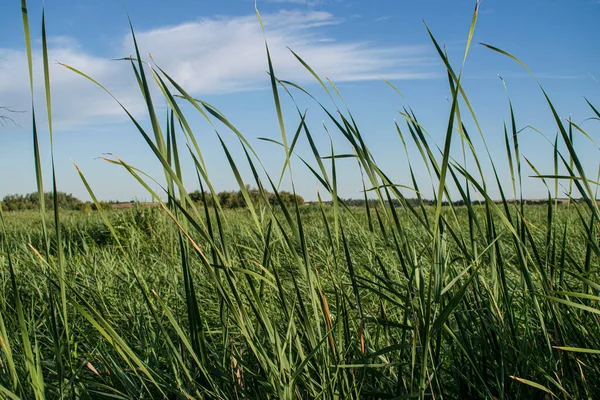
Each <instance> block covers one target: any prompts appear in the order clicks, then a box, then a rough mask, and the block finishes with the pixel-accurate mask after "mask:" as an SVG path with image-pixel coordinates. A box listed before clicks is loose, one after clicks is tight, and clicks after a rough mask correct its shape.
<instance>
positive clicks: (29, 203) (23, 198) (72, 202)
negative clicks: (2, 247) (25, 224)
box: [0, 192, 83, 211]
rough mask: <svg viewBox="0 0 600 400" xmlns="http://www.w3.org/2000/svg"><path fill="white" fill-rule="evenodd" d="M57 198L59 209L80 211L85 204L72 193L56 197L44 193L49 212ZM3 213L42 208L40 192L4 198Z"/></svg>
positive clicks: (59, 194) (57, 194) (58, 194)
mask: <svg viewBox="0 0 600 400" xmlns="http://www.w3.org/2000/svg"><path fill="white" fill-rule="evenodd" d="M55 198H56V200H57V203H58V207H60V208H61V209H63V210H80V209H81V208H82V206H83V202H82V201H81V200H79V199H78V198H77V197H75V196H73V195H72V194H70V193H64V192H57V193H56V197H54V196H53V194H52V192H46V193H44V200H45V201H44V204H45V207H46V209H47V210H51V209H52V208H53V207H54V199H55ZM0 204H1V205H2V210H3V211H17V210H37V209H39V208H40V195H39V193H38V192H33V193H28V194H25V195H23V194H9V195H6V196H4V198H3V199H2V202H1V203H0Z"/></svg>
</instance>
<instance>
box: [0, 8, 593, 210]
mask: <svg viewBox="0 0 600 400" xmlns="http://www.w3.org/2000/svg"><path fill="white" fill-rule="evenodd" d="M125 4H126V7H127V11H128V12H129V14H130V16H131V18H132V21H133V25H134V28H135V30H136V35H137V36H138V39H139V42H140V46H141V47H142V52H143V53H144V54H147V53H151V54H152V56H153V59H154V61H155V62H156V63H157V64H158V65H160V66H161V67H162V68H163V69H165V70H166V71H168V72H169V73H170V74H172V76H174V77H175V79H176V80H178V81H179V83H181V84H182V86H184V87H185V88H186V89H187V90H188V91H189V92H191V93H192V94H193V95H194V96H196V97H198V98H201V99H203V100H206V101H207V102H209V103H211V104H214V105H215V106H216V107H217V108H219V109H220V110H221V111H223V112H224V114H225V115H226V116H228V117H229V119H230V120H231V121H232V122H233V123H234V124H235V125H236V127H238V128H239V129H240V131H241V132H242V133H243V134H244V135H246V137H247V138H248V140H249V141H250V143H251V144H252V145H253V146H254V147H255V149H256V150H257V152H258V154H259V155H260V156H261V158H262V160H263V162H264V164H265V167H266V169H267V170H268V172H269V173H270V174H271V175H272V176H274V177H278V175H279V171H280V168H281V165H282V161H283V152H282V150H281V149H280V148H278V147H277V146H276V145H274V144H271V143H267V142H263V141H260V140H258V137H268V138H271V139H275V140H280V133H279V128H278V125H277V117H276V114H275V108H274V105H273V98H272V94H271V92H270V90H269V78H268V76H267V74H266V73H265V70H266V69H267V61H266V54H265V50H264V44H263V37H262V33H261V31H260V26H259V24H258V21H257V18H256V15H255V13H254V1H253V0H223V1H192V0H177V1H170V2H165V1H159V0H144V1H141V0H127V1H125ZM28 6H29V9H30V10H29V18H30V24H31V28H32V35H33V46H34V52H35V54H34V62H35V65H34V67H35V68H36V75H35V80H36V84H35V85H36V93H37V94H36V98H35V102H36V106H37V110H38V113H39V115H38V124H39V125H40V127H41V128H40V133H41V134H42V136H43V137H44V139H43V141H42V152H43V160H44V168H45V169H44V175H45V182H46V188H47V189H49V188H50V181H49V179H48V178H49V172H50V168H49V146H48V140H47V136H48V134H47V129H46V128H45V120H44V115H43V112H41V110H43V109H44V108H45V106H44V102H43V101H44V100H43V87H42V85H43V82H42V76H41V72H42V71H41V63H40V51H41V39H40V27H41V22H40V21H41V2H40V1H29V2H28ZM474 6H475V1H473V0H456V1H447V0H431V1H408V0H370V1H364V0H363V1H360V0H259V1H258V7H259V9H260V11H261V15H262V16H263V18H264V21H265V29H266V37H267V40H268V42H269V46H270V49H271V51H272V56H273V62H274V67H275V72H276V74H277V76H278V77H279V78H281V79H286V80H291V81H294V82H297V83H299V84H301V85H303V86H305V87H306V88H307V89H309V90H310V91H311V92H313V93H315V94H316V96H317V97H318V98H319V99H323V100H324V101H326V97H325V96H324V94H323V91H322V89H320V88H319V86H318V84H316V82H315V81H314V79H313V78H312V77H311V76H310V74H309V73H308V72H307V71H306V70H305V69H304V68H303V67H302V66H301V65H300V64H299V63H298V62H297V61H296V60H295V59H294V57H293V56H292V55H291V54H290V53H289V51H288V50H287V49H286V46H289V47H290V48H291V49H293V50H294V51H296V52H297V53H298V54H299V55H301V56H302V57H303V58H304V59H305V60H306V61H307V62H308V63H309V64H310V65H311V66H312V67H313V68H314V69H315V70H316V71H317V73H319V74H320V75H321V76H323V77H325V76H326V77H329V78H331V79H332V80H333V81H334V82H335V83H336V84H337V86H338V88H339V89H340V91H341V92H342V95H343V96H344V99H345V101H346V102H347V104H348V106H349V109H350V110H351V111H352V113H353V115H354V116H355V118H356V120H357V122H358V125H359V127H360V128H361V130H362V133H363V135H364V136H365V139H366V142H367V144H368V145H369V147H370V149H371V151H372V152H373V154H374V155H375V158H376V159H377V160H378V165H379V166H380V168H381V169H382V170H383V171H385V172H386V173H388V175H389V176H390V177H392V178H393V179H394V180H395V181H397V182H398V183H401V184H410V180H409V176H408V170H407V161H406V157H405V156H404V150H403V148H402V144H401V142H400V140H399V139H398V135H397V133H396V131H395V127H394V120H395V119H397V120H399V121H400V120H401V119H402V117H401V116H400V115H399V114H398V112H397V111H398V110H401V109H402V108H403V107H405V106H410V107H411V108H412V109H413V110H414V111H415V113H416V115H417V117H418V118H419V120H420V123H421V124H422V125H424V126H425V127H426V128H427V130H428V132H429V133H430V134H431V136H432V139H433V140H434V141H435V142H436V143H437V144H438V145H439V146H440V147H441V146H443V139H444V135H445V131H446V124H447V118H448V113H449V109H450V104H449V100H448V97H449V96H450V93H449V88H448V82H447V78H446V75H445V69H444V66H443V63H442V62H441V60H440V59H439V57H438V56H437V54H436V52H435V49H434V47H433V45H432V43H431V40H430V39H429V37H428V34H427V31H426V29H425V26H424V24H423V20H425V21H426V23H427V25H428V26H429V27H430V28H431V30H432V32H433V33H434V35H435V36H436V38H437V39H438V40H439V41H440V43H444V44H445V45H446V46H447V49H448V53H449V55H450V58H451V61H452V62H453V65H454V66H455V67H457V68H458V67H460V63H461V62H462V56H463V52H464V46H465V43H466V38H467V33H468V29H469V24H470V20H471V16H472V12H473V9H474ZM45 7H46V22H47V33H48V36H49V45H50V49H49V53H50V58H51V60H58V61H60V62H63V63H66V64H69V65H72V66H74V67H76V68H78V69H81V70H82V71H84V72H86V73H88V74H89V75H91V76H92V77H93V78H95V79H97V80H98V81H100V82H101V83H103V84H105V85H106V86H107V87H108V88H109V89H110V90H111V91H113V93H114V94H115V95H116V96H117V97H118V98H119V99H120V100H122V101H123V103H124V104H125V105H126V106H127V107H128V108H130V110H131V111H132V113H133V114H134V115H135V116H136V118H139V119H140V121H142V122H143V123H144V124H145V126H147V125H148V124H149V123H148V119H147V118H146V113H145V111H144V104H143V102H142V101H141V96H140V93H139V90H138V89H137V87H136V86H137V84H136V82H135V77H134V76H133V75H132V72H131V69H130V66H129V65H128V64H127V63H126V62H122V61H111V60H112V59H116V58H120V57H126V56H128V55H129V54H130V53H131V52H132V50H133V47H132V42H131V37H130V34H129V26H128V22H127V16H126V13H125V11H124V9H123V6H122V3H121V1H118V0H105V1H102V2H98V1H92V0H79V1H75V0H47V1H46V3H45ZM598 21H600V1H597V0H530V1H526V2H525V1H521V0H519V1H517V0H502V1H501V0H484V1H483V2H482V3H481V8H480V15H479V20H478V25H477V30H476V32H475V36H474V45H473V47H472V50H471V53H470V55H469V59H468V61H467V64H466V67H465V71H464V81H463V85H464V87H465V89H466V91H467V94H468V95H469V99H470V101H471V102H472V104H473V106H474V109H475V112H476V114H477V117H478V119H479V122H480V123H481V126H482V128H483V132H484V135H485V137H486V141H487V143H488V145H489V147H490V149H491V152H492V157H493V158H494V160H495V162H496V163H497V166H498V167H499V172H500V175H501V180H502V182H503V183H504V184H507V185H510V181H509V173H508V168H507V164H506V157H505V153H504V136H503V123H504V122H505V121H508V118H509V114H508V103H507V94H506V91H505V88H504V86H503V84H502V82H501V81H500V79H498V75H501V76H502V78H503V79H504V81H505V82H506V85H507V87H508V93H509V95H510V97H511V100H512V101H513V103H514V106H515V110H516V115H517V124H518V127H519V128H523V127H525V126H527V125H531V126H533V127H535V128H536V129H538V130H539V131H541V132H543V134H545V135H546V136H548V137H550V138H552V139H553V138H554V136H555V134H556V132H557V128H556V125H555V124H554V122H553V120H552V116H551V114H550V111H549V109H548V106H547V104H546V103H545V101H544V98H543V96H542V94H541V92H540V90H539V88H538V87H537V85H536V83H535V81H534V80H533V79H532V78H531V76H530V75H528V74H527V72H526V71H525V70H524V69H523V68H522V67H520V66H519V65H518V64H517V63H515V62H514V61H512V60H510V59H508V58H507V57H503V56H501V55H499V54H496V53H494V52H492V51H490V50H488V49H485V48H484V47H482V46H480V45H478V44H477V43H479V42H484V43H489V44H491V45H494V46H497V47H499V48H502V49H504V50H506V51H509V52H510V53H512V54H514V55H515V56H517V57H519V58H520V59H522V60H523V61H524V62H525V63H526V64H527V65H528V66H529V67H530V68H531V69H532V70H533V72H534V73H535V74H536V76H537V77H538V79H539V81H540V82H541V84H542V85H543V86H544V88H545V89H546V90H547V91H548V94H549V95H550V97H551V98H552V100H553V101H554V103H555V105H556V107H557V109H558V112H559V114H560V116H561V117H565V118H567V117H570V118H572V120H573V121H575V122H577V123H582V122H583V127H584V128H586V129H587V130H588V133H589V134H590V135H591V136H592V137H593V138H594V139H597V138H598V133H599V129H598V126H599V124H598V122H597V121H585V120H586V119H587V118H589V117H591V116H593V114H592V111H591V110H590V108H589V107H588V106H587V104H586V102H585V98H587V99H589V100H590V101H591V102H592V103H593V104H595V105H596V106H597V108H600V84H599V83H598V82H597V81H596V80H595V78H594V76H595V77H596V78H598V79H600V53H599V52H598V50H597V48H598V39H600V25H598ZM382 78H385V79H387V80H389V81H391V82H392V83H393V84H394V85H395V86H396V87H397V88H398V89H399V90H400V91H401V92H402V94H403V95H404V99H403V98H401V97H400V96H398V95H397V94H396V93H395V92H394V91H393V90H392V89H391V88H390V87H389V86H387V85H386V84H385V83H384V82H383V81H382ZM51 80H52V100H53V110H54V112H53V118H54V122H55V151H56V166H57V173H58V184H59V190H62V191H65V192H70V193H73V194H75V195H76V196H78V197H80V198H83V199H87V198H89V197H88V196H87V192H86V190H85V188H84V186H83V184H82V183H81V181H80V179H79V177H78V176H77V173H76V171H75V169H74V167H73V165H72V163H71V160H73V161H75V162H76V163H77V165H78V166H79V167H80V168H81V169H82V170H83V172H84V173H85V174H86V177H87V179H88V180H89V182H90V184H91V185H92V188H93V189H94V191H95V193H96V195H97V196H98V197H99V198H101V199H104V200H117V199H118V200H125V201H126V200H130V199H134V198H137V199H149V198H150V196H149V195H148V194H147V193H146V192H145V190H144V189H143V188H142V187H141V186H140V185H139V184H137V183H136V182H135V181H134V179H133V178H132V177H130V176H129V175H128V173H127V172H126V171H124V170H123V169H122V168H119V167H117V166H114V165H110V164H108V163H106V162H104V161H102V160H100V159H98V157H99V156H102V154H104V153H112V154H115V155H117V156H119V157H120V158H122V159H124V160H125V161H127V162H128V163H130V164H132V165H134V166H136V167H138V168H140V169H142V170H144V171H146V172H148V173H149V174H150V175H152V176H154V177H155V178H157V179H159V180H160V178H161V176H162V172H161V168H160V164H159V163H158V161H156V160H154V159H153V157H152V156H151V152H150V150H149V149H148V147H147V145H146V144H145V142H144V141H143V139H142V138H141V136H140V135H139V133H138V132H137V131H136V130H135V128H134V127H133V126H132V124H131V122H129V121H128V120H127V117H126V115H125V114H124V113H123V112H122V111H121V110H120V109H119V107H118V105H116V104H115V103H114V101H113V100H112V99H110V97H108V96H107V95H106V94H105V93H103V92H102V91H101V90H100V89H98V88H97V87H95V86H94V85H93V84H91V83H90V82H88V81H85V80H84V79H82V78H81V77H79V76H76V75H75V74H73V73H72V72H70V71H68V70H66V69H65V68H63V67H61V66H59V65H58V64H52V66H51ZM28 85H29V81H28V75H27V64H26V57H25V51H24V40H23V28H22V22H21V8H20V2H19V1H16V0H11V1H4V2H2V4H1V5H0V105H4V106H8V107H10V108H12V109H15V110H23V111H25V112H24V113H18V114H11V116H12V117H13V118H14V119H15V120H16V122H17V123H18V126H16V125H13V124H5V125H3V126H0V171H1V172H0V198H1V197H3V196H5V195H6V194H10V193H27V192H32V191H35V187H36V186H35V174H34V166H33V149H32V143H31V115H30V110H29V108H30V102H31V99H30V93H29V87H28ZM158 94H159V93H156V95H157V97H156V98H157V99H158V98H159V97H158ZM282 98H283V101H284V111H285V117H286V120H287V125H286V126H287V129H288V134H293V132H294V130H295V129H296V126H297V123H298V118H297V115H295V111H294V108H293V105H292V103H291V102H290V101H289V100H288V99H287V98H286V97H285V96H284V97H282ZM298 101H299V103H300V105H301V107H309V111H308V120H309V124H310V127H311V130H312V131H313V133H314V135H315V137H316V140H317V144H318V145H319V147H320V150H321V152H322V154H323V153H326V152H327V151H328V146H329V139H328V136H327V133H326V132H325V130H324V129H323V127H322V125H321V123H322V121H323V120H324V119H325V116H324V115H323V113H322V112H320V111H319V109H318V107H317V104H316V103H314V102H312V101H310V100H309V99H308V98H306V96H302V95H300V94H298ZM157 104H158V105H159V107H164V101H163V102H160V101H157ZM185 111H186V112H187V113H189V114H188V115H189V118H190V122H191V123H192V125H193V128H194V131H195V133H196V136H197V138H198V140H199V142H200V146H201V148H202V150H203V152H204V156H205V158H206V162H207V164H208V168H209V173H210V175H211V178H212V181H213V184H214V186H215V189H216V190H232V189H236V188H237V184H236V181H235V178H234V176H233V174H232V173H231V172H230V169H229V166H228V164H227V160H226V158H225V156H224V154H223V151H222V149H221V148H220V145H219V142H218V139H217V138H216V136H215V134H214V132H213V131H211V129H210V127H209V126H208V125H207V124H206V123H205V122H203V120H202V118H201V117H200V116H199V115H198V114H197V113H196V112H194V111H193V110H192V109H191V108H185ZM463 113H465V114H466V110H463ZM467 119H468V118H467ZM584 121H585V122H584ZM330 125H331V124H328V128H332V127H331V126H330ZM401 126H402V125H401ZM469 126H470V127H472V125H469ZM334 131H335V130H334V129H331V132H332V133H333V135H334V144H335V145H336V151H337V152H339V153H347V152H350V151H351V149H350V148H349V147H348V145H347V144H346V143H344V141H343V140H342V138H340V136H341V135H340V134H339V133H337V134H336V133H335V132H334ZM220 133H221V134H222V135H223V136H224V140H225V142H226V143H227V144H228V145H229V146H231V147H232V153H233V156H234V157H235V158H236V160H237V161H239V163H240V164H245V163H244V155H243V152H242V151H241V149H240V146H239V144H238V143H237V142H236V139H235V137H234V135H233V134H232V133H231V132H228V131H227V130H226V128H222V129H220ZM471 133H472V136H476V133H475V132H474V131H473V132H471ZM520 142H521V151H522V154H523V155H524V156H525V157H527V159H528V160H530V161H531V162H532V163H533V164H535V165H536V167H537V168H538V170H540V172H542V173H552V147H551V145H550V144H549V143H548V142H547V141H546V140H545V139H544V138H543V137H542V136H541V135H539V134H538V133H536V132H535V131H533V130H525V131H523V133H522V134H521V135H520ZM477 143H478V144H477V149H478V150H479V151H482V150H483V147H482V145H481V143H480V141H477ZM455 144H456V146H455V148H453V155H458V154H459V153H458V151H459V150H460V145H459V141H458V140H456V141H455ZM576 144H577V145H579V146H580V156H581V158H582V161H583V163H584V165H585V167H586V168H587V169H589V170H590V171H591V174H592V175H591V176H593V177H595V174H597V173H598V148H596V147H595V146H594V145H593V144H591V143H590V142H586V141H585V140H584V139H583V137H582V135H578V136H577V138H576ZM415 149H416V148H415V147H414V146H409V150H410V151H411V155H410V157H411V161H412V162H415V165H421V164H420V163H419V157H420V156H419V155H418V153H417V152H416V150H415ZM297 151H298V153H299V154H300V155H304V156H307V158H308V159H309V160H310V159H311V158H312V157H311V156H310V150H309V148H308V145H307V143H306V140H305V139H303V140H301V141H300V143H299V145H298V148H297ZM313 164H314V163H313ZM184 166H185V167H186V171H187V172H186V174H185V178H186V183H187V187H188V189H195V188H197V187H198V185H197V182H196V179H195V172H194V169H193V164H192V163H191V161H190V160H186V161H185V162H184ZM338 168H339V170H338V174H339V179H338V180H339V182H338V183H339V186H340V194H341V196H342V197H353V198H358V197H361V196H362V195H361V193H360V190H361V189H362V185H361V181H360V173H359V170H358V168H357V167H356V166H355V163H354V162H352V161H351V160H349V159H342V160H339V165H338ZM485 171H486V172H488V173H489V172H490V171H491V170H490V167H489V165H488V166H486V167H485ZM416 173H417V178H418V179H419V181H420V183H421V184H422V185H425V182H429V181H430V179H429V177H428V175H427V171H426V170H425V169H424V168H417V171H416ZM243 174H244V176H246V177H249V174H248V171H246V170H244V171H243ZM531 174H532V171H531V169H530V168H529V167H527V166H524V175H531ZM294 178H295V184H296V189H297V191H298V192H299V193H300V194H301V195H303V196H304V197H305V198H307V199H311V200H312V199H315V198H316V190H315V188H316V187H317V180H316V179H315V178H314V177H313V176H312V175H311V174H310V172H309V171H308V170H307V169H306V168H305V167H304V166H303V165H302V164H301V163H300V162H298V160H296V161H295V162H294ZM490 178H491V177H490ZM491 182H492V180H491V179H490V183H491ZM287 185H288V186H286V184H284V188H289V183H288V184H287ZM425 186H426V185H425ZM424 191H425V193H426V195H427V194H428V192H427V189H426V190H424ZM429 193H430V191H429ZM492 194H494V195H497V192H493V191H492ZM524 194H525V196H526V197H529V198H540V197H545V196H546V190H545V188H544V186H543V185H542V184H541V183H540V182H539V181H534V180H531V181H528V182H527V184H526V186H525V193H524Z"/></svg>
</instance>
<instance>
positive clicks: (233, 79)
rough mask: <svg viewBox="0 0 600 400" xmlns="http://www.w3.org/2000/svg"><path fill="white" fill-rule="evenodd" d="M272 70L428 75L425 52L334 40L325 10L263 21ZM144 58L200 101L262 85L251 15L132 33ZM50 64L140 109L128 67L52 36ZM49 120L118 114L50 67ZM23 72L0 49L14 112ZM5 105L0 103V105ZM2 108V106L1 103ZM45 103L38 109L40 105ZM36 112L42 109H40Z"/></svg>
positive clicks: (3, 84) (346, 76)
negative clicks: (308, 68) (147, 56)
mask: <svg viewBox="0 0 600 400" xmlns="http://www.w3.org/2000/svg"><path fill="white" fill-rule="evenodd" d="M263 19H264V23H265V29H266V32H267V40H268V42H269V48H270V50H271V56H272V58H273V62H274V65H275V70H276V73H277V75H278V76H279V77H280V78H285V79H289V80H293V81H296V82H299V83H306V82H308V81H313V78H312V77H311V75H310V74H309V73H308V72H307V71H306V70H305V69H304V67H302V65H301V64H300V63H299V62H298V61H297V60H296V59H295V58H294V56H293V55H292V54H291V53H290V52H289V50H288V49H287V46H289V47H290V48H291V49H293V50H294V51H295V52H296V53H297V54H299V55H300V56H301V57H302V58H303V59H304V60H305V61H306V62H307V63H309V64H310V65H311V67H312V68H313V69H314V70H315V71H317V72H318V73H320V74H322V75H323V76H327V77H329V78H331V79H332V80H334V81H337V82H343V81H364V80H373V79H379V78H382V77H383V78H386V79H422V78H429V77H432V76H434V75H433V73H432V69H431V68H432V67H431V65H435V61H434V60H433V59H432V58H431V57H430V56H429V52H428V51H429V47H427V46H420V45H398V46H378V45H377V44H374V43H367V42H356V41H341V40H335V38H333V37H331V36H330V35H325V34H323V30H322V29H320V28H322V27H326V26H332V25H339V24H342V23H343V20H342V19H339V18H336V17H335V16H334V15H332V14H330V13H327V12H323V11H309V12H301V11H280V12H277V13H273V14H266V15H263ZM137 39H138V42H139V44H140V47H141V49H142V53H143V54H147V53H151V55H152V57H153V59H154V61H156V63H157V64H158V65H159V66H160V67H161V68H163V69H164V70H165V71H167V72H168V73H169V74H170V75H171V76H172V77H173V78H174V79H176V80H177V81H178V82H179V83H180V84H181V85H182V86H183V87H185V88H186V90H188V91H190V92H192V93H193V94H195V95H198V96H205V95H210V94H216V93H231V92H237V91H247V90H257V89H262V88H266V87H268V78H267V76H266V73H265V71H266V69H267V63H266V55H265V47H264V38H263V35H262V32H261V29H260V25H259V24H258V22H257V20H256V16H254V15H251V16H245V17H213V18H204V19H200V20H197V21H194V22H187V23H182V24H179V25H175V26H168V27H161V28H157V29H152V30H147V31H142V32H137ZM121 46H122V47H121V48H120V49H116V50H115V53H116V54H115V56H116V57H120V56H124V55H128V54H131V53H132V50H133V48H132V44H131V39H130V38H129V37H127V38H123V40H122V45H121ZM49 52H50V58H51V60H59V61H61V62H64V63H67V64H69V65H72V66H73V67H76V68H78V69H80V70H82V71H84V72H85V73H87V74H88V75H90V76H92V77H93V78H94V79H96V80H98V81H99V82H101V83H103V84H105V85H106V86H107V88H109V89H110V90H112V91H114V94H115V95H116V96H117V97H118V98H119V99H121V100H122V101H123V102H124V104H126V105H127V106H129V107H131V108H132V111H133V112H134V114H141V113H142V111H143V108H144V107H143V104H142V103H141V102H140V101H139V99H138V95H137V92H138V90H137V87H136V86H137V85H136V83H135V78H133V76H132V73H131V71H130V67H129V65H128V63H127V62H118V61H109V60H106V59H103V58H100V57H98V56H97V55H94V54H92V53H90V52H89V51H86V50H84V47H83V46H81V45H80V44H78V43H77V42H75V41H73V40H72V39H71V38H65V37H61V38H55V39H53V40H52V41H51V48H50V50H49ZM35 66H36V69H37V70H38V71H39V72H40V73H39V74H38V76H37V77H36V82H37V85H38V87H37V89H42V87H41V83H42V82H41V62H40V56H39V54H36V56H35ZM51 75H52V95H53V99H54V114H55V115H54V117H55V120H56V121H57V123H58V124H59V125H60V127H62V128H75V127H78V126H82V125H83V124H84V123H95V122H103V123H104V122H114V121H118V120H119V118H122V115H123V113H122V111H121V110H120V109H119V108H118V106H116V105H115V104H114V102H113V100H112V99H110V98H109V97H108V96H107V95H106V94H105V93H103V92H102V91H101V90H100V89H94V87H93V85H92V84H91V83H90V82H88V81H86V80H85V79H83V78H82V77H80V76H77V75H76V74H74V73H73V72H71V71H68V70H66V69H65V68H63V67H60V66H58V65H56V64H53V65H52V66H51ZM27 85H28V78H27V67H26V57H25V54H24V52H23V51H19V50H11V49H0V94H2V97H4V96H6V98H7V99H12V100H11V101H10V102H9V104H7V105H10V106H11V107H13V108H21V109H27V103H28V99H27V94H28V90H27ZM1 101H4V99H3V98H0V102H1ZM5 102H6V101H5ZM42 104H43V103H42ZM39 108H42V107H39Z"/></svg>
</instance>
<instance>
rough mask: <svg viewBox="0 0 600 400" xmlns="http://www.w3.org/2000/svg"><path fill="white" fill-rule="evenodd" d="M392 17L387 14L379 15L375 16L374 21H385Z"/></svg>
mask: <svg viewBox="0 0 600 400" xmlns="http://www.w3.org/2000/svg"><path fill="white" fill-rule="evenodd" d="M391 18H392V17H391V16H389V15H383V16H381V17H378V18H375V22H381V21H387V20H388V19H391Z"/></svg>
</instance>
